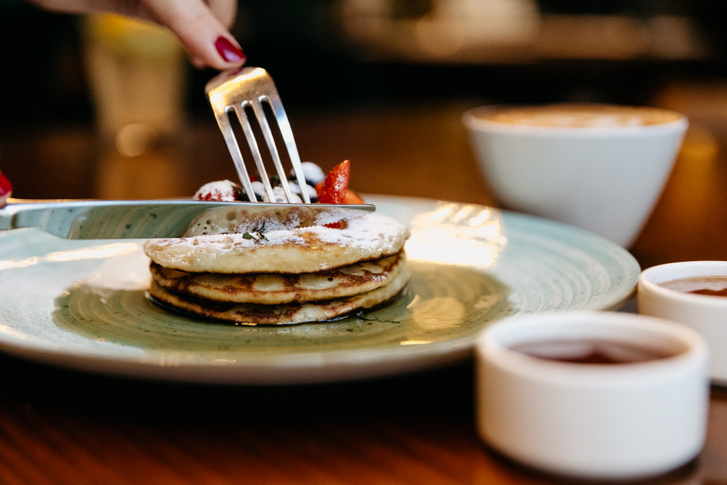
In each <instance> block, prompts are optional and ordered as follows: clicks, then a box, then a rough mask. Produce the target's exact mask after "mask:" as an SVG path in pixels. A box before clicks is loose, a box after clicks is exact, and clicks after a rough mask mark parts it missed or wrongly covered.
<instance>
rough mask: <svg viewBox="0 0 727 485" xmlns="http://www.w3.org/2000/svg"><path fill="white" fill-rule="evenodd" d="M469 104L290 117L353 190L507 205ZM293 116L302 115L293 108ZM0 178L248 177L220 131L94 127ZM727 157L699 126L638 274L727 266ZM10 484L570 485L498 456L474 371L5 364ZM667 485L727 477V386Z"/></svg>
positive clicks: (125, 183)
mask: <svg viewBox="0 0 727 485" xmlns="http://www.w3.org/2000/svg"><path fill="white" fill-rule="evenodd" d="M467 107H469V106H468V105H467V103H466V102H447V103H442V104H440V105H436V104H435V105H429V106H398V107H387V108H367V109H348V110H338V111H336V112H327V113H326V112H320V113H305V114H302V113H295V112H289V115H290V116H291V121H292V123H293V128H294V130H295V132H296V137H297V141H298V145H299V149H300V152H301V155H302V157H303V158H304V159H306V160H312V161H316V162H318V163H319V164H321V165H322V166H323V167H324V168H330V167H332V166H333V165H334V164H336V163H338V162H339V161H341V160H343V159H351V161H352V186H353V187H355V188H356V189H358V190H359V191H361V192H364V193H381V194H396V195H406V196H418V197H429V198H438V199H444V200H454V201H461V202H470V203H479V204H490V205H492V204H494V201H493V200H492V198H491V196H490V193H489V191H488V188H487V186H486V184H485V182H484V181H483V179H482V177H480V174H479V171H478V168H477V166H476V162H475V159H474V156H473V155H472V153H471V150H470V146H469V143H468V140H467V136H466V133H465V132H464V129H463V128H462V126H461V123H460V115H461V113H462V111H463V110H464V109H465V108H467ZM289 111H290V110H289ZM0 170H2V171H3V172H4V173H5V174H6V175H7V176H8V177H9V178H10V179H11V180H12V181H13V183H14V187H15V196H17V197H26V198H80V197H96V198H153V197H173V196H185V195H189V194H191V193H193V192H194V191H195V190H196V189H197V187H198V186H199V185H201V184H202V183H204V182H208V181H211V180H216V179H221V178H230V179H234V177H235V172H234V169H233V167H232V164H231V162H230V160H229V156H228V155H227V154H226V151H225V147H224V144H223V141H222V138H221V136H220V135H219V133H218V132H217V131H216V128H215V127H214V126H212V125H211V124H209V123H207V122H206V120H205V121H201V122H196V123H193V122H189V123H188V124H187V126H186V128H185V129H184V133H182V134H180V136H179V137H178V138H177V139H175V140H174V142H173V143H169V144H166V145H162V146H160V147H158V149H156V150H153V151H151V152H149V153H146V154H142V155H139V156H136V157H126V158H125V157H122V156H120V155H118V153H117V152H115V150H114V149H113V147H112V146H111V145H109V144H107V143H105V142H103V141H102V140H100V139H99V137H97V136H96V135H95V134H94V130H93V129H92V128H91V127H86V126H70V127H55V128H48V129H39V130H33V131H27V130H18V131H17V132H15V133H4V134H0ZM725 186H727V155H725V154H723V153H722V152H721V151H720V146H719V138H718V137H717V136H716V135H714V133H713V132H711V131H710V127H709V126H704V125H700V126H696V125H695V126H693V127H692V129H690V132H689V134H688V136H687V139H686V141H685V145H684V148H683V150H682V153H681V155H680V157H679V159H678V160H677V163H676V166H675V169H674V172H673V174H672V177H671V179H670V181H669V183H668V185H667V187H666V189H665V192H664V194H663V197H662V199H661V201H660V202H659V204H658V206H657V207H656V209H655V212H654V214H653V216H652V218H651V219H650V221H649V223H648V224H647V226H646V227H645V229H644V231H643V233H642V235H641V237H640V238H639V239H638V241H637V242H636V243H635V245H634V246H633V248H631V251H632V253H633V254H634V256H635V257H636V258H637V260H638V261H639V263H640V264H641V266H642V268H646V267H649V266H652V265H655V264H660V263H665V262H670V261H678V260H689V259H723V260H727V245H725V244H724V243H723V241H724V240H726V239H727V220H725V219H726V218H727V213H726V212H725V211H724V207H727V191H726V190H724V187H725ZM0 363H2V366H3V369H5V372H3V373H2V375H0V389H1V391H0V482H1V483H8V484H13V483H33V484H44V483H73V484H85V483H89V484H91V483H93V484H97V483H104V484H126V483H134V484H138V483H165V484H176V483H205V484H226V483H247V482H250V483H276V484H286V483H317V484H319V483H341V484H342V483H367V484H371V483H391V484H396V483H437V484H448V483H452V484H455V483H457V484H460V483H472V484H475V483H488V484H515V483H517V484H528V483H551V482H554V481H559V480H558V479H556V478H555V477H549V476H545V475H543V474H540V473H539V472H537V471H534V470H530V469H527V468H524V467H522V466H519V465H517V464H515V463H512V462H510V461H508V460H507V459H505V458H503V457H501V456H498V455H497V454H495V453H493V452H492V451H491V450H489V449H488V448H487V447H486V446H485V445H483V444H482V442H481V441H480V440H479V439H478V436H477V434H476V431H475V427H474V411H473V408H474V406H473V377H474V376H473V369H472V362H471V361H470V360H466V361H464V362H461V363H458V364H454V365H450V366H447V367H444V368H438V369H431V370H427V371H422V372H417V373H414V374H410V375H401V376H395V377H389V378H383V379H373V380H364V381H358V382H344V383H333V384H323V385H318V384H317V385H300V386H273V387H250V386H216V385H192V384H173V383H160V382H151V381H135V380H130V379H123V378H117V377H109V376H104V375H93V374H85V373H81V372H75V371H69V370H64V369H61V368H54V367H49V366H45V365H42V364H38V363H33V362H28V361H24V360H21V359H16V358H13V357H9V356H2V357H0ZM654 482H655V483H668V484H681V483H690V484H691V483H727V390H726V389H720V388H713V389H712V391H711V406H710V411H709V430H708V436H707V442H706V446H705V447H704V449H703V451H702V453H701V454H700V455H699V457H698V458H697V459H696V460H694V461H693V462H691V463H689V464H688V465H686V466H684V467H682V468H680V469H679V470H675V471H673V472H671V473H669V474H667V475H664V476H661V477H658V478H656V479H655V480H654Z"/></svg>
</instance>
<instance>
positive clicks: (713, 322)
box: [637, 261, 727, 385]
mask: <svg viewBox="0 0 727 485" xmlns="http://www.w3.org/2000/svg"><path fill="white" fill-rule="evenodd" d="M715 276H722V277H724V278H727V261H685V262H680V263H669V264H662V265H659V266H653V267H651V268H649V269H646V270H644V271H642V272H641V275H640V276H639V282H638V285H637V291H638V293H637V295H638V296H637V301H638V308H639V313H642V314H645V315H652V316H655V317H659V318H668V319H670V320H674V321H676V322H679V323H682V324H684V325H686V326H688V327H691V328H692V329H693V330H695V331H697V332H698V333H699V334H701V335H702V336H703V337H704V338H705V340H706V341H707V344H708V345H709V349H710V359H709V376H710V378H711V379H712V382H713V383H715V384H719V385H727V298H725V297H721V296H706V295H698V294H691V293H685V292H682V291H677V290H674V289H669V288H667V287H665V286H663V285H664V283H667V282H671V281H675V280H682V279H684V278H696V277H715Z"/></svg>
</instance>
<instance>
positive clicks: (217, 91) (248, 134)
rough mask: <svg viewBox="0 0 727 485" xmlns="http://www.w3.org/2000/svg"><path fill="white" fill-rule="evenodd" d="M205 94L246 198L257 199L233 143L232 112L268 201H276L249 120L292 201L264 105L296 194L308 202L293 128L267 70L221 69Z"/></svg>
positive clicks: (252, 68)
mask: <svg viewBox="0 0 727 485" xmlns="http://www.w3.org/2000/svg"><path fill="white" fill-rule="evenodd" d="M205 93H206V94H207V98H208V99H209V102H210V104H211V105H212V111H213V112H214V114H215V117H216V119H217V125H218V126H219V127H220V131H221V132H222V136H223V137H224V139H225V143H226V144H227V149H228V150H229V152H230V155H231V156H232V160H233V162H234V163H235V169H236V170H237V175H238V177H239V178H240V182H242V187H243V189H244V190H245V193H246V194H247V196H248V198H249V199H250V201H251V202H257V197H256V196H255V191H254V190H253V186H252V181H251V178H250V174H249V173H248V170H247V168H246V166H245V161H244V160H243V156H242V152H241V151H240V145H239V144H238V142H237V137H236V136H235V133H234V131H233V129H232V125H231V123H230V121H231V120H230V117H231V116H232V115H233V113H234V114H235V115H237V120H238V121H239V122H240V126H241V127H242V132H243V133H244V136H245V139H246V141H247V145H248V147H249V149H250V152H251V153H252V157H253V159H254V161H255V166H256V168H257V173H258V174H259V175H260V178H261V179H262V183H263V185H264V187H265V193H266V194H267V196H268V199H269V200H270V201H271V202H274V201H275V200H276V198H275V195H274V192H273V187H272V185H271V183H270V178H269V177H268V175H267V170H266V169H265V164H264V162H263V156H262V152H261V151H260V147H259V145H258V142H257V139H256V137H255V133H254V132H253V127H252V123H251V122H253V121H254V122H255V123H256V124H257V126H259V128H260V131H262V134H263V137H264V138H265V144H266V145H267V150H268V153H269V154H270V156H271V158H272V161H273V164H274V166H275V170H276V172H277V174H278V176H279V178H280V184H281V187H282V188H283V192H284V194H285V197H286V198H287V200H288V202H293V201H294V199H293V194H292V192H291V188H290V184H289V183H288V177H287V175H286V172H285V169H284V167H283V162H282V160H281V158H280V153H279V152H278V149H277V146H276V142H275V138H274V136H273V132H272V130H271V127H270V124H269V122H268V116H267V115H266V113H265V110H264V107H265V105H267V106H268V107H269V109H270V110H271V111H272V113H273V115H274V117H275V122H276V124H277V127H278V130H279V132H280V135H281V137H282V140H283V142H284V144H285V148H286V150H287V153H288V160H289V161H290V163H291V164H292V166H293V174H294V175H295V179H296V182H297V184H298V187H299V188H300V196H301V198H302V200H303V202H304V203H306V204H310V196H309V195H308V192H307V190H306V181H305V176H304V174H303V167H302V165H301V163H300V155H299V154H298V148H297V146H296V144H295V138H294V137H293V130H292V129H291V128H290V123H289V121H288V116H287V115H286V114H285V109H284V108H283V103H282V101H281V100H280V96H279V95H278V91H277V89H276V88H275V83H274V82H273V79H272V78H271V77H270V75H269V74H268V73H267V71H265V70H264V69H262V68H259V67H244V68H242V69H234V70H231V71H226V72H223V73H221V74H219V75H217V76H216V77H214V78H213V79H211V80H210V81H209V82H208V83H207V85H206V86H205Z"/></svg>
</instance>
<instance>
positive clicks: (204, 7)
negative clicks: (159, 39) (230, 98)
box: [29, 0, 246, 70]
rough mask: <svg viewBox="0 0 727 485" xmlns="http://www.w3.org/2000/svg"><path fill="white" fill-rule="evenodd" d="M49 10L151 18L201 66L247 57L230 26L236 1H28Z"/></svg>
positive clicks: (237, 63) (239, 62)
mask: <svg viewBox="0 0 727 485" xmlns="http://www.w3.org/2000/svg"><path fill="white" fill-rule="evenodd" d="M29 1H31V2H33V3H35V4H36V5H38V6H40V7H41V8H43V9H46V10H54V11H58V12H68V13H90V12H110V13H117V14H120V15H127V16H131V17H137V18H142V19H146V20H152V21H154V22H157V23H159V24H161V25H164V26H166V27H167V28H169V29H170V30H171V31H172V32H174V34H176V36H177V37H178V38H179V40H180V41H181V43H182V45H183V46H184V48H185V49H186V50H187V53H188V54H189V57H190V59H191V61H192V63H193V64H194V65H195V66H197V67H199V68H203V67H211V68H214V69H220V70H222V69H229V68H232V67H236V66H241V65H242V64H244V63H245V60H246V57H245V54H244V53H243V51H242V49H241V48H240V45H239V44H238V43H237V41H236V40H235V38H234V37H233V36H232V34H230V32H229V30H228V29H229V28H230V26H231V25H232V23H233V22H234V20H235V15H236V13H237V0H29Z"/></svg>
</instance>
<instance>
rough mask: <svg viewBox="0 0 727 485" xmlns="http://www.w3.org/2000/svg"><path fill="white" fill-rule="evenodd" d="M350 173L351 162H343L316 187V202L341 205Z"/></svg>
mask: <svg viewBox="0 0 727 485" xmlns="http://www.w3.org/2000/svg"><path fill="white" fill-rule="evenodd" d="M350 172H351V161H350V160H344V161H343V162H341V163H339V164H338V165H336V166H335V167H333V169H331V171H330V172H328V175H326V178H325V179H323V181H322V182H319V183H318V184H317V185H316V192H318V202H320V203H321V204H342V203H343V199H344V198H345V197H346V191H347V189H348V177H349V174H350Z"/></svg>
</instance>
